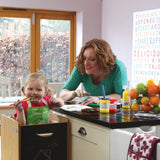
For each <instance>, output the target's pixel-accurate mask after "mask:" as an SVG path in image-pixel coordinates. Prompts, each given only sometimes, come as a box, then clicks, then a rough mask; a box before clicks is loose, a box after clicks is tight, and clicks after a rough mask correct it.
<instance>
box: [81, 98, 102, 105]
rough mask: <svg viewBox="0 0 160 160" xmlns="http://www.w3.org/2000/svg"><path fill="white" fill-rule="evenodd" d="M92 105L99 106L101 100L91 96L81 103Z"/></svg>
mask: <svg viewBox="0 0 160 160" xmlns="http://www.w3.org/2000/svg"><path fill="white" fill-rule="evenodd" d="M90 103H95V104H99V98H98V97H94V96H89V97H87V98H86V99H85V100H84V101H83V102H81V105H88V104H90Z"/></svg>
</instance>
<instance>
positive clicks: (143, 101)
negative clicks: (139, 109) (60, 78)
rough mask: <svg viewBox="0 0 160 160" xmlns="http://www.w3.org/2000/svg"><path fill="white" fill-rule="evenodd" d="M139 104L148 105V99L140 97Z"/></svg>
mask: <svg viewBox="0 0 160 160" xmlns="http://www.w3.org/2000/svg"><path fill="white" fill-rule="evenodd" d="M141 103H142V104H148V103H149V98H148V97H142V99H141Z"/></svg>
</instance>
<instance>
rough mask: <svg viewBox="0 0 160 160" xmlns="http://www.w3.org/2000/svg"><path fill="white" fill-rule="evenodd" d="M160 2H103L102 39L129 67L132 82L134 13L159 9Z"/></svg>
mask: <svg viewBox="0 0 160 160" xmlns="http://www.w3.org/2000/svg"><path fill="white" fill-rule="evenodd" d="M158 8H160V0H102V38H103V39H105V40H106V41H108V43H109V44H110V45H111V47H112V50H113V52H114V53H115V54H116V55H117V57H118V58H119V59H121V60H122V61H123V62H124V63H125V64H126V66H127V70H128V79H129V80H131V74H132V73H131V67H132V29H133V28H132V24H133V12H138V11H144V10H151V9H158Z"/></svg>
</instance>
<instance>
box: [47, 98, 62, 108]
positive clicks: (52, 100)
mask: <svg viewBox="0 0 160 160" xmlns="http://www.w3.org/2000/svg"><path fill="white" fill-rule="evenodd" d="M49 104H55V106H56V107H61V106H63V105H64V101H63V100H62V99H61V98H54V97H51V98H50V99H49Z"/></svg>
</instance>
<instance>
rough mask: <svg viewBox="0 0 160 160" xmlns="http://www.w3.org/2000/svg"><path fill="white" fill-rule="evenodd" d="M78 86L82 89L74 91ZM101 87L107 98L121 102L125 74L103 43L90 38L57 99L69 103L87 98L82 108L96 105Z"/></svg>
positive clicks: (119, 63) (107, 46) (122, 66)
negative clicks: (76, 98)
mask: <svg viewBox="0 0 160 160" xmlns="http://www.w3.org/2000/svg"><path fill="white" fill-rule="evenodd" d="M80 83H82V86H83V89H78V90H76V89H77V87H78V86H79V84H80ZM103 85H104V88H105V94H106V98H113V99H118V100H120V98H121V97H120V95H121V91H122V89H123V86H124V85H127V71H126V67H125V65H124V64H123V63H122V62H121V61H120V60H118V59H116V56H115V55H114V54H113V52H112V50H111V47H110V45H109V44H108V43H107V42H106V41H104V40H101V39H92V40H90V41H88V42H87V43H86V44H85V45H84V46H83V47H82V48H81V51H80V54H79V56H78V57H77V58H76V66H75V68H74V69H73V71H72V74H71V76H70V78H69V79H68V81H67V82H66V84H65V85H64V86H63V88H62V90H61V93H60V97H61V98H62V99H63V100H64V101H68V100H71V99H73V98H75V97H84V96H87V98H86V99H84V101H83V102H82V103H81V104H82V105H88V104H89V103H97V104H98V103H99V98H100V97H102V96H103V91H102V86H103Z"/></svg>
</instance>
